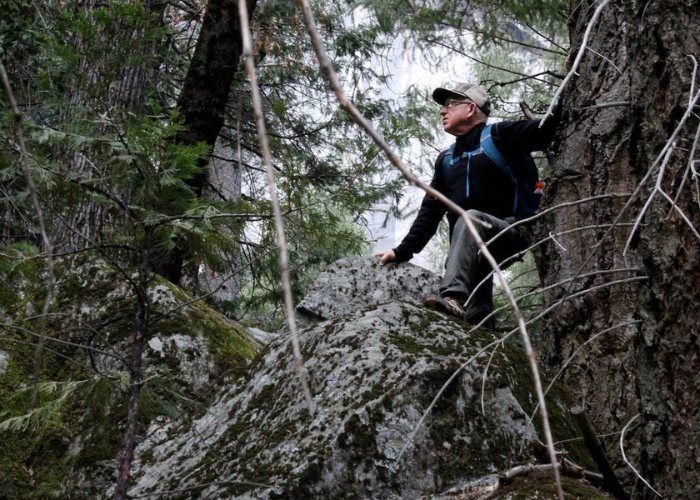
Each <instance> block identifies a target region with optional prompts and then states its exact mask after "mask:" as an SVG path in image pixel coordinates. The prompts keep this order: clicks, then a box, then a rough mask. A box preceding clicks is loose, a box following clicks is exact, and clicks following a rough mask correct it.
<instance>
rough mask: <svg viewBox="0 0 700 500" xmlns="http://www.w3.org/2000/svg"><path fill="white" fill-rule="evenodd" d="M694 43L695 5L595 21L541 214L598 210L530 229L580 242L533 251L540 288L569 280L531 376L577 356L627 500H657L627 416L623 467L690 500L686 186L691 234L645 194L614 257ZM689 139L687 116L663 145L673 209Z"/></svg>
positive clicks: (697, 262)
mask: <svg viewBox="0 0 700 500" xmlns="http://www.w3.org/2000/svg"><path fill="white" fill-rule="evenodd" d="M598 4H599V2H597V1H595V0H583V1H582V2H574V3H572V6H573V8H574V9H575V10H574V11H573V12H572V15H571V17H570V19H571V30H572V46H574V47H578V46H579V45H580V44H581V43H582V38H583V34H584V32H585V30H586V27H587V24H588V22H589V20H590V19H591V16H592V14H593V12H594V10H595V9H596V7H597V6H598ZM698 33H700V4H699V3H698V2H697V1H691V0H665V1H663V2H658V1H648V0H639V1H635V0H624V1H622V2H610V3H609V4H608V5H607V6H606V7H604V10H603V11H602V14H601V17H600V18H599V20H598V22H597V23H596V25H595V26H594V29H593V31H592V36H591V40H590V41H589V47H590V49H591V50H587V51H586V54H585V56H584V58H583V59H582V63H581V66H580V67H579V68H578V70H577V73H578V75H579V76H577V77H575V78H574V80H573V81H572V83H571V84H570V85H569V88H568V90H567V96H568V97H567V100H566V101H567V102H566V103H565V105H566V108H567V115H566V116H565V118H564V122H563V123H562V125H561V127H560V130H561V142H560V148H559V151H558V157H557V161H556V165H555V167H554V168H553V173H552V177H551V178H550V179H549V180H548V188H547V198H546V199H545V203H546V205H548V206H556V205H557V204H560V203H564V202H572V201H575V200H584V199H586V198H590V197H600V196H601V195H608V196H609V197H607V198H596V199H595V200H589V201H585V202H583V203H581V204H579V205H576V206H571V207H568V208H561V209H558V210H556V211H555V212H553V213H552V214H551V215H549V216H547V217H546V218H544V219H543V221H542V223H541V224H540V226H539V228H540V229H539V230H540V233H541V236H542V237H545V236H547V235H549V233H550V231H552V232H554V233H559V232H562V231H567V230H571V229H574V228H579V230H578V231H576V232H572V233H568V234H563V235H561V236H558V237H556V239H557V242H558V243H555V242H553V241H552V240H551V239H550V240H549V241H548V242H547V243H546V244H544V245H543V246H542V251H541V254H540V260H539V262H538V264H539V265H538V267H539V268H540V273H541V277H542V279H543V283H544V285H545V286H550V285H554V284H557V283H560V282H563V280H566V279H570V278H572V277H575V276H576V277H578V278H577V279H576V280H575V281H574V282H573V283H571V284H569V283H564V284H563V285H561V286H558V287H555V288H553V289H551V290H550V291H548V292H547V293H546V294H545V303H546V304H545V306H546V307H548V306H552V305H554V304H557V303H559V306H558V307H557V308H556V309H554V310H553V311H552V312H551V313H550V314H549V315H548V317H547V318H546V320H545V324H544V331H543V334H542V338H541V339H540V341H541V349H540V350H541V355H542V362H543V364H544V365H545V366H546V367H548V368H549V369H551V370H552V372H554V373H556V371H557V370H558V369H559V368H561V367H562V366H564V365H565V364H566V363H567V361H568V359H569V357H571V356H572V355H573V354H574V353H575V351H576V350H577V349H578V348H579V347H581V346H583V345H584V343H587V342H588V343H587V344H586V345H585V346H584V347H583V348H582V349H581V351H580V352H579V353H578V354H577V355H576V356H575V357H574V358H573V360H572V362H571V363H570V364H568V366H567V368H566V370H565V371H564V373H563V375H562V376H563V379H564V380H565V382H566V383H567V384H568V385H569V387H570V388H571V389H572V390H573V392H574V393H575V395H576V398H577V403H578V404H580V405H582V406H585V407H586V408H587V409H588V410H589V411H590V415H591V417H592V419H593V420H594V422H595V424H596V425H597V428H598V431H599V432H600V433H601V434H612V436H610V437H608V438H606V439H605V442H606V444H607V445H608V446H607V448H608V452H609V453H610V454H611V456H612V458H613V459H614V462H615V463H614V464H613V465H614V466H616V467H617V468H618V473H619V474H621V478H622V479H623V482H624V483H625V486H626V487H627V490H628V491H629V492H630V493H631V494H632V498H655V497H656V495H655V494H654V493H653V492H652V491H651V490H650V488H649V487H647V486H645V485H644V484H643V482H642V481H640V480H638V479H637V477H636V475H634V473H633V472H632V470H631V468H630V467H629V466H628V465H626V464H625V463H624V461H623V460H622V454H621V452H620V446H619V441H620V434H619V433H620V431H622V430H623V428H624V427H625V426H626V425H627V424H628V423H629V422H630V421H631V420H632V419H633V418H634V417H635V415H637V414H639V417H638V418H636V419H635V421H634V424H633V425H631V426H630V428H629V429H627V430H626V433H625V436H624V451H625V454H626V456H627V459H628V461H629V462H630V463H631V464H632V465H633V466H634V467H635V468H636V469H637V470H638V471H639V473H640V475H641V476H642V477H643V478H644V479H645V480H646V481H647V482H649V483H650V485H651V486H653V488H654V489H656V490H657V491H658V492H659V493H660V494H661V495H663V496H664V497H665V498H697V496H698V494H699V492H700V428H699V427H698V425H697V422H698V419H699V418H700V393H699V392H698V390H697V386H698V382H700V380H698V379H699V378H700V375H699V370H698V367H699V366H700V364H699V363H698V361H699V360H698V358H699V356H700V352H699V351H700V350H699V349H698V344H697V335H698V326H697V325H698V324H700V308H698V296H699V295H700V255H699V252H698V249H699V248H700V240H699V237H698V235H697V233H696V232H695V231H696V230H694V229H692V228H691V225H692V226H694V227H695V228H697V227H700V210H699V208H698V200H697V197H696V196H695V195H694V193H696V189H697V180H693V179H692V178H691V177H690V176H688V178H687V179H686V180H685V182H684V185H683V187H682V190H681V191H680V197H679V199H678V208H679V209H680V210H681V211H682V213H683V215H684V216H685V217H687V218H688V219H689V222H690V223H688V222H686V221H685V220H684V219H683V216H681V214H680V213H679V212H678V211H673V210H672V209H671V204H670V202H669V201H668V200H667V199H666V198H664V197H663V195H662V194H661V193H656V195H655V196H654V198H653V201H652V202H651V203H650V205H649V207H648V209H647V210H646V212H645V214H644V216H643V217H642V219H641V222H642V225H641V226H640V227H639V228H638V229H637V230H636V231H635V233H634V235H633V237H632V239H631V244H630V247H629V249H628V251H627V253H626V255H625V253H624V249H625V246H626V244H627V241H628V238H629V237H630V234H631V233H632V227H631V224H634V223H635V221H637V219H638V218H639V217H640V214H641V213H642V209H643V207H644V205H645V203H646V202H647V200H648V199H649V197H650V195H651V193H652V190H653V189H654V186H655V184H656V181H657V178H658V176H659V167H660V165H661V164H662V162H663V158H661V160H662V161H659V158H660V155H661V153H662V150H663V148H664V146H665V145H666V143H667V141H668V140H669V138H670V137H671V136H672V134H673V133H674V130H675V129H676V128H677V127H678V125H679V123H680V121H681V119H682V118H683V116H684V114H685V112H686V110H687V109H688V106H689V100H691V99H692V97H693V96H691V92H696V91H697V88H696V87H691V81H692V77H693V64H694V60H693V58H692V57H689V55H697V54H699V53H700V37H699V36H698ZM697 128H698V120H697V118H696V117H695V116H692V117H690V118H689V120H688V121H687V122H686V123H685V125H684V126H683V127H682V128H681V129H680V133H679V134H678V136H677V137H676V139H675V143H676V144H675V145H676V147H675V149H674V150H673V152H672V154H671V156H670V158H669V161H668V164H667V165H666V167H665V173H664V176H663V178H662V181H661V184H660V187H661V188H662V189H663V190H664V191H665V192H666V193H668V194H669V195H670V197H671V198H675V197H676V193H677V192H678V190H679V189H680V188H681V185H682V184H683V179H684V177H685V176H686V175H687V170H688V164H689V156H690V150H691V149H692V148H693V143H694V138H695V135H696V129H697ZM650 171H651V176H650V177H649V178H648V179H647V180H646V182H644V183H643V184H642V185H641V189H640V190H639V192H637V193H636V194H635V195H634V196H631V197H630V196H623V197H620V196H611V195H615V194H628V195H629V194H632V193H634V192H635V190H637V187H638V186H640V183H641V182H642V179H644V177H645V176H646V175H647V173H649V172H650ZM628 201H629V203H630V206H629V207H627V209H626V210H625V209H624V208H625V205H626V203H627V202H628ZM616 220H617V225H616V227H615V228H613V229H611V228H610V227H609V226H607V225H609V224H612V223H613V222H614V221H616ZM598 286H600V288H595V287H598ZM585 290H588V291H587V292H586V293H584V294H582V295H577V296H572V295H573V294H576V293H578V292H582V291H585ZM566 297H569V298H568V299H566V300H564V301H562V299H565V298H566ZM560 301H562V302H560ZM610 328H612V329H611V330H609V331H607V332H604V330H606V329H610ZM601 332H604V333H601ZM597 334H600V335H599V336H597V337H595V338H594V336H596V335H597Z"/></svg>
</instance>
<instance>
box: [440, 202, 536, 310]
mask: <svg viewBox="0 0 700 500" xmlns="http://www.w3.org/2000/svg"><path fill="white" fill-rule="evenodd" d="M467 213H468V214H469V215H470V216H471V217H473V218H474V219H477V220H482V221H484V222H486V223H487V224H490V225H491V227H484V226H483V225H481V224H479V223H478V222H475V223H474V225H475V226H476V230H477V232H478V233H479V236H480V237H481V239H482V240H483V241H484V242H487V241H488V240H490V239H491V238H493V237H494V236H495V235H496V234H498V233H500V232H501V231H503V230H504V229H506V228H508V227H510V222H507V221H505V220H503V219H499V218H497V217H493V216H492V215H489V214H486V213H484V212H479V211H478V210H468V211H467ZM527 246H528V242H527V239H526V238H524V237H523V236H522V234H521V228H519V227H515V228H510V229H508V230H507V231H506V232H505V233H503V234H502V235H501V236H499V237H498V239H497V240H495V241H494V242H492V243H490V244H489V245H488V249H489V252H491V255H493V256H494V258H495V259H496V261H497V262H498V263H499V264H500V263H501V262H503V261H504V260H506V259H507V258H509V257H512V256H513V255H515V254H516V253H518V252H521V251H522V250H524V249H525V248H527ZM508 264H510V262H509V263H508ZM491 271H492V268H491V265H490V264H489V263H488V261H487V260H486V259H485V258H483V257H482V255H481V253H480V252H479V246H478V245H477V243H476V239H475V238H474V236H473V235H472V233H471V231H469V228H468V227H467V224H466V223H465V222H464V219H462V218H461V217H460V218H459V219H458V220H457V223H456V224H455V227H454V229H453V231H452V239H451V240H450V250H449V253H448V255H447V262H446V263H445V276H444V277H443V279H442V284H441V286H440V295H442V296H446V295H451V296H457V297H464V298H465V300H466V297H468V296H469V295H470V294H471V293H472V292H474V294H473V295H472V297H471V298H470V299H469V302H468V303H467V305H466V306H465V308H464V309H465V311H466V313H467V318H474V317H483V316H485V315H486V314H488V313H490V312H491V311H493V278H492V277H490V278H489V279H488V280H486V281H485V282H484V283H483V284H482V285H481V286H480V287H479V288H478V289H477V290H476V291H474V287H476V286H477V285H479V283H481V281H482V280H483V279H484V278H485V277H486V276H488V275H489V273H490V272H491Z"/></svg>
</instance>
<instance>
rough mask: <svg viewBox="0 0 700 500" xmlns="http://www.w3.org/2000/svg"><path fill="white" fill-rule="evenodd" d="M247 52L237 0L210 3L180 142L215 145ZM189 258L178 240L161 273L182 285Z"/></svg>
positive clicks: (198, 182)
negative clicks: (186, 259)
mask: <svg viewBox="0 0 700 500" xmlns="http://www.w3.org/2000/svg"><path fill="white" fill-rule="evenodd" d="M256 3H257V0H246V4H247V6H248V12H251V13H252V12H253V10H254V9H255V5H256ZM242 52H243V43H242V38H241V26H240V21H239V19H238V0H210V2H209V3H208V4H207V11H206V15H205V17H204V22H203V24H202V28H201V30H200V32H199V37H198V39H197V46H196V47H195V51H194V55H193V56H192V61H191V62H190V65H189V68H188V70H187V76H186V77H185V83H184V86H183V89H182V92H181V93H180V96H179V98H178V102H177V104H178V108H179V109H180V112H181V117H182V119H183V122H184V125H185V128H184V129H183V131H182V132H181V133H179V134H178V135H177V138H176V139H177V141H178V142H181V143H183V144H197V143H200V142H204V143H205V144H207V145H209V146H210V147H212V148H213V147H214V144H215V142H216V138H217V137H218V135H219V132H220V131H221V127H223V125H224V117H225V109H226V103H227V102H228V98H229V94H230V92H231V84H232V82H233V79H234V76H235V75H236V71H237V70H238V67H239V63H240V58H241V54H242ZM203 166H204V165H203ZM206 184H207V174H206V173H204V174H202V175H198V176H196V177H194V178H193V179H192V181H191V182H190V186H191V187H192V188H193V190H194V192H195V193H196V195H197V196H201V195H202V193H203V191H204V187H205V186H206ZM186 256H187V248H186V247H185V244H184V242H182V241H177V242H175V246H174V249H173V251H172V252H170V254H169V255H168V256H167V257H166V258H165V259H164V260H163V262H161V263H159V265H158V268H157V272H158V273H159V274H161V275H162V276H164V277H165V278H167V279H168V280H169V281H171V282H172V283H175V284H180V279H181V278H182V266H183V263H184V261H185V258H186Z"/></svg>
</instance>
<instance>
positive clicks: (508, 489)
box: [490, 472, 614, 500]
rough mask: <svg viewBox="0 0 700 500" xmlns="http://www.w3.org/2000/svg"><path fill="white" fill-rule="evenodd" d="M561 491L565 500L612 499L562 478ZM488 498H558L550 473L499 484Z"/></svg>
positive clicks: (530, 475)
mask: <svg viewBox="0 0 700 500" xmlns="http://www.w3.org/2000/svg"><path fill="white" fill-rule="evenodd" d="M561 479H562V481H561V483H562V490H563V491H564V498H565V499H566V500H610V499H612V498H614V497H612V496H610V495H608V494H607V493H605V492H603V491H600V490H597V489H596V488H594V487H592V486H590V485H588V484H587V483H585V482H584V481H582V480H581V481H579V480H576V479H572V478H569V477H566V476H562V478H561ZM490 498H493V499H494V500H497V499H504V500H505V499H508V500H535V499H538V500H555V499H557V498H558V494H557V488H556V485H555V483H554V476H553V475H552V473H551V472H549V473H548V472H537V473H532V474H528V475H525V476H519V477H516V478H514V479H513V480H512V481H511V482H509V483H508V484H501V485H500V486H499V488H498V490H497V492H496V494H495V495H494V496H492V497H490Z"/></svg>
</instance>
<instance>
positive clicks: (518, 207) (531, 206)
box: [442, 125, 544, 220]
mask: <svg viewBox="0 0 700 500" xmlns="http://www.w3.org/2000/svg"><path fill="white" fill-rule="evenodd" d="M454 148H455V145H454V144H452V146H450V147H449V149H448V150H447V151H446V152H445V156H443V158H442V171H443V176H445V177H446V176H447V172H448V171H449V169H450V167H451V166H452V165H453V164H454V163H455V162H456V161H459V160H461V159H462V158H465V157H466V158H467V162H470V161H471V157H472V156H474V155H476V154H479V153H484V154H486V156H488V157H489V158H490V159H491V161H493V162H494V163H495V164H496V165H498V166H499V167H500V169H501V170H503V171H504V172H505V173H506V174H508V177H510V179H511V181H513V183H514V184H515V200H514V202H513V216H514V217H515V218H516V220H520V219H527V218H528V217H532V216H533V215H534V214H535V213H536V212H537V209H538V208H539V207H540V201H541V200H542V188H543V187H544V184H543V183H541V182H540V175H539V172H538V170H537V165H536V164H535V160H533V159H532V155H530V153H524V154H523V155H522V158H521V165H522V167H523V168H522V175H521V176H520V178H517V177H516V176H515V174H514V173H513V170H512V169H511V168H510V165H509V164H508V161H507V160H506V159H505V157H504V156H503V154H502V153H501V152H500V151H499V150H498V148H497V147H496V144H494V142H493V137H491V125H487V126H486V127H485V128H484V130H483V131H482V132H481V139H480V144H479V147H478V148H477V149H475V150H473V151H469V152H466V153H462V156H461V157H459V158H456V159H455V158H453V157H452V155H453V153H454ZM467 165H468V163H467ZM468 168H469V167H468V166H467V169H468ZM468 197H469V172H468V170H467V198H468Z"/></svg>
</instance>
